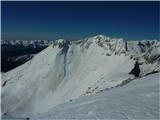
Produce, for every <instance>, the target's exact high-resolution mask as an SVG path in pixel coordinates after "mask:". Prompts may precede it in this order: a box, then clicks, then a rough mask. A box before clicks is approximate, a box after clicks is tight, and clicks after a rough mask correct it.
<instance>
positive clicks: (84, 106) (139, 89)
mask: <svg viewBox="0 0 160 120" xmlns="http://www.w3.org/2000/svg"><path fill="white" fill-rule="evenodd" d="M159 75H160V74H159V73H156V74H152V75H148V76H145V77H143V78H138V79H135V80H134V81H132V82H130V83H128V84H126V85H125V86H122V87H117V88H115V89H111V90H108V91H103V92H101V93H98V94H95V95H93V96H87V97H81V98H78V99H76V100H74V101H72V102H68V103H65V104H61V105H58V106H56V107H55V108H52V109H50V110H48V112H46V113H44V114H42V115H38V116H36V117H37V118H41V119H42V118H50V119H107V120H110V119H123V120H124V119H126V120H133V119H138V120H139V119H144V120H146V119H149V120H151V119H152V120H158V119H159V113H160V109H159V107H160V106H159V92H160V91H159V82H160V79H159V77H160V76H159Z"/></svg>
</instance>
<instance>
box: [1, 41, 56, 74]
mask: <svg viewBox="0 0 160 120" xmlns="http://www.w3.org/2000/svg"><path fill="white" fill-rule="evenodd" d="M53 42H54V41H53V40H1V63H2V64H1V71H2V72H7V71H9V70H11V69H13V68H15V67H17V66H19V65H21V64H23V63H25V62H26V61H28V60H30V59H31V58H32V57H33V56H34V54H36V53H38V52H40V51H41V50H43V49H44V48H46V47H48V46H49V45H51V44H52V43H53Z"/></svg>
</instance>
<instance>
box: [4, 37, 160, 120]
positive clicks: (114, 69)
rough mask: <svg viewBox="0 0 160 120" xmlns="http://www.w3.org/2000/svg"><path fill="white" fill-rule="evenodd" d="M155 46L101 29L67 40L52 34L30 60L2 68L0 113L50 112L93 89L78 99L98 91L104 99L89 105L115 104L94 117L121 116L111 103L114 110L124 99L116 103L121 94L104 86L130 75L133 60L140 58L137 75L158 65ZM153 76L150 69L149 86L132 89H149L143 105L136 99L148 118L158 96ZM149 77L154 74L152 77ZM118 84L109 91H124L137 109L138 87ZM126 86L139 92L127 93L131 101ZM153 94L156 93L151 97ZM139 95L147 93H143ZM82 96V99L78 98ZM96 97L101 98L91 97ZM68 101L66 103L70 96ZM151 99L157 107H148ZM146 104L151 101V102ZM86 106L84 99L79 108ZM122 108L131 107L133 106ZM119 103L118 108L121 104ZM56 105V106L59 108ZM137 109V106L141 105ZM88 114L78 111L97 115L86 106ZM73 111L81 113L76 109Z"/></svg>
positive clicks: (159, 57)
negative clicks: (95, 33)
mask: <svg viewBox="0 0 160 120" xmlns="http://www.w3.org/2000/svg"><path fill="white" fill-rule="evenodd" d="M159 48H160V42H159V41H156V40H152V41H147V40H144V41H141V42H138V41H127V42H125V41H124V40H123V39H116V38H110V37H106V36H102V35H98V36H95V37H91V38H87V39H84V40H79V41H72V42H69V41H66V40H62V39H60V40H57V41H55V42H54V43H53V44H52V45H51V46H49V47H48V48H46V49H45V50H43V51H42V52H40V53H39V54H37V55H35V56H34V58H33V59H31V60H30V61H28V62H26V63H25V64H23V65H21V66H19V67H17V68H15V69H14V70H11V71H9V72H7V73H3V74H2V115H3V117H4V118H5V117H10V118H14V117H15V118H17V117H22V118H23V117H37V116H41V117H42V116H43V115H44V117H45V116H46V117H49V115H48V114H50V113H52V111H53V114H54V110H56V107H55V106H57V105H59V104H63V103H66V102H71V101H73V103H74V100H75V99H77V98H79V97H82V96H88V95H95V96H89V97H86V98H85V97H84V98H83V99H84V100H85V99H86V102H87V101H88V102H89V101H90V99H91V101H93V100H92V99H94V97H96V96H102V99H103V98H105V99H106V101H108V102H106V103H105V102H104V101H102V103H97V102H95V105H96V104H99V105H100V106H99V109H101V106H103V104H106V106H108V107H109V106H112V105H116V104H117V107H115V108H113V110H112V107H110V111H114V112H115V113H112V114H111V113H110V114H108V115H107V113H106V112H107V111H104V113H105V115H104V116H103V115H102V112H100V113H99V114H100V116H99V118H101V117H102V118H104V117H106V118H112V117H113V118H114V117H115V118H118V117H120V118H122V117H124V116H123V115H122V114H123V113H116V111H115V109H116V108H117V112H118V111H119V109H118V107H120V106H118V105H121V104H122V106H123V104H125V102H124V103H123V102H119V103H117V101H118V99H124V97H120V96H117V97H116V96H115V95H113V96H112V92H109V91H112V90H113V89H110V88H114V87H117V86H120V85H122V84H125V83H126V82H127V81H131V80H134V76H133V75H130V74H128V73H129V72H130V71H131V70H132V69H133V68H134V64H135V61H136V60H137V61H138V62H139V63H140V70H141V73H140V75H141V76H142V77H143V76H144V75H146V74H149V73H152V72H156V71H159V70H160V54H159ZM149 76H150V75H149ZM149 76H147V77H146V79H147V80H143V78H142V81H144V82H140V81H138V80H137V82H136V83H137V84H138V83H141V84H143V83H145V81H149V78H148V77H149ZM153 76H154V74H153V75H152V79H151V80H152V81H153V82H150V81H149V82H150V83H152V84H151V86H149V85H150V84H149V83H146V84H144V85H141V86H142V88H145V90H144V91H143V90H142V89H141V86H140V88H139V89H137V91H138V90H140V92H142V93H143V92H144V94H147V93H148V92H149V93H150V92H152V93H153V94H151V95H150V94H149V93H148V94H149V95H150V96H152V95H153V99H152V100H151V101H149V100H148V101H146V102H147V103H148V105H147V104H146V105H143V104H142V105H143V107H144V109H143V110H144V112H145V111H146V109H147V108H149V109H150V110H149V112H145V113H146V114H147V115H148V117H149V118H158V112H159V111H158V105H159V104H158V102H157V101H156V100H157V99H158V87H156V86H158V85H159V84H158V74H157V75H156V74H155V77H153ZM144 78H145V77H144ZM153 78H155V79H154V80H153ZM139 80H140V79H139ZM136 83H135V84H136ZM132 84H133V83H132ZM132 84H130V85H129V84H128V86H129V87H132ZM133 85H134V84H133ZM145 85H146V87H145ZM124 86H125V85H124ZM150 87H151V88H152V87H153V88H152V89H153V91H147V90H152V89H150ZM108 89H109V91H108V96H110V97H111V96H112V97H111V98H115V102H116V103H114V100H112V99H109V98H108V99H107V98H106V97H107V94H106V92H104V93H103V91H106V90H108ZM119 89H120V90H117V93H116V89H115V90H113V93H114V91H115V94H117V95H118V94H119V93H118V92H119V91H120V94H122V95H123V96H126V97H127V99H126V102H127V101H128V104H130V103H131V102H133V103H132V105H137V109H139V107H138V106H139V104H140V103H137V102H136V101H138V100H140V101H141V102H143V99H142V98H143V97H142V96H141V93H139V91H138V93H136V88H135V87H133V88H130V89H129V91H128V92H127V86H126V88H124V90H122V89H123V87H122V88H119ZM132 89H133V94H134V95H135V96H136V95H140V96H141V97H139V98H136V97H133V98H135V102H134V100H131V99H130V97H129V96H131V95H132V93H130V90H132ZM134 89H135V90H134ZM123 92H124V93H123ZM95 93H96V94H95ZM125 94H126V95H125ZM148 94H147V95H148ZM155 94H157V97H156V96H155ZM90 97H91V98H90ZM144 98H147V97H146V96H145V95H144ZM83 99H82V103H83V102H84V101H83ZM136 99H137V100H136ZM144 100H145V99H144ZM97 101H101V100H100V99H97ZM80 102H81V99H80ZM88 102H87V103H88ZM112 102H113V103H112ZM75 103H76V102H75ZM93 103H94V102H93ZM70 104H72V102H71V103H70ZM77 104H78V103H77ZM89 104H90V103H89ZM152 105H153V106H152ZM155 105H156V106H157V107H154V106H155ZM71 106H72V105H71ZM73 106H74V104H73ZM92 106H93V105H92ZM126 106H127V105H126ZM126 106H125V108H124V110H123V111H124V112H125V111H126V113H125V115H126V114H127V107H126ZM149 106H151V108H150V107H149ZM64 107H65V106H64ZM68 107H69V106H68ZM90 107H91V106H90V105H89V106H88V108H84V107H82V108H84V109H89V108H90ZM62 108H63V105H62ZM66 108H67V107H66ZM80 108H81V107H77V109H80ZM97 108H98V107H97ZM103 108H104V107H102V109H103ZM128 108H130V109H131V108H133V106H132V107H128ZM152 108H155V109H152ZM53 109H54V110H53ZM60 109H61V107H60ZM90 109H91V108H90ZM108 109H109V108H106V110H108ZM120 109H121V110H122V109H123V108H120ZM57 110H59V108H58V109H57ZM65 110H66V113H64V115H65V116H66V115H67V111H68V110H67V109H64V112H65ZM69 110H70V109H69ZM73 110H74V109H73ZM94 110H96V108H94V106H93V113H94V112H95V111H94ZM134 110H135V111H134ZM78 111H82V112H83V110H77V112H78ZM84 111H85V110H84ZM88 111H89V110H88ZM96 111H97V110H96ZM100 111H101V110H100ZM110 111H108V112H110ZM137 111H138V110H137ZM139 111H141V112H143V111H142V109H141V110H139ZM75 112H76V111H75ZM79 114H81V113H79ZM82 114H83V113H82ZM85 114H86V113H85ZM89 114H90V115H88V116H87V114H86V115H84V117H85V116H86V117H92V116H93V117H94V118H95V117H98V116H95V115H92V112H91V113H89ZM97 114H98V113H97ZM117 114H118V115H117ZM120 114H121V116H120ZM131 114H133V115H131ZM146 114H140V113H136V108H135V109H133V111H132V112H130V113H129V116H130V117H133V118H134V116H135V118H134V119H138V118H145V117H146V116H147V115H146ZM59 115H60V114H58V115H57V117H59ZM69 115H71V116H70V117H72V116H73V114H71V113H70V114H69ZM75 115H76V114H75ZM101 115H102V116H101ZM116 115H117V117H116ZM65 116H64V117H65ZM79 116H80V117H81V115H79ZM107 116H108V117H107ZM136 116H137V117H136ZM153 116H154V117H153ZM55 117H56V116H55ZM62 117H63V116H62ZM68 117H69V116H68ZM73 117H76V116H73ZM80 117H79V118H80Z"/></svg>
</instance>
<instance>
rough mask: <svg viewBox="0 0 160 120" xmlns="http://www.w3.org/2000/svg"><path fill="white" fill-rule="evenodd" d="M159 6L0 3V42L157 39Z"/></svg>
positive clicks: (102, 3) (148, 4) (128, 3)
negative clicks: (97, 38)
mask: <svg viewBox="0 0 160 120" xmlns="http://www.w3.org/2000/svg"><path fill="white" fill-rule="evenodd" d="M159 5H160V2H158V1H157V2H151V1H150V2H149V1H148V2H138V1H134V2H128V1H125V2H113V1H112V2H108V1H106V2H104V1H103V2H102V1H101V2H86V1H85V2H82V1H81V2H76V1H75V2H73V1H72V2H62V1H61V2H55V1H50V2H44V1H43V2H42V1H41V2H33V1H32V2H24V1H21V2H19V1H18V2H11V1H8V2H7V1H3V2H1V32H2V39H22V40H23V39H58V38H65V39H81V38H85V37H90V36H94V35H98V34H104V35H107V36H111V37H122V38H124V39H128V40H140V39H158V38H159V37H160V35H159V30H158V29H159V13H158V12H159Z"/></svg>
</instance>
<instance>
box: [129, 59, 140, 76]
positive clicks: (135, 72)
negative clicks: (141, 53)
mask: <svg viewBox="0 0 160 120" xmlns="http://www.w3.org/2000/svg"><path fill="white" fill-rule="evenodd" d="M129 74H133V75H134V76H135V77H139V74H140V68H139V63H138V61H136V63H135V65H134V68H133V69H132V70H131V72H130V73H129Z"/></svg>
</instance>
